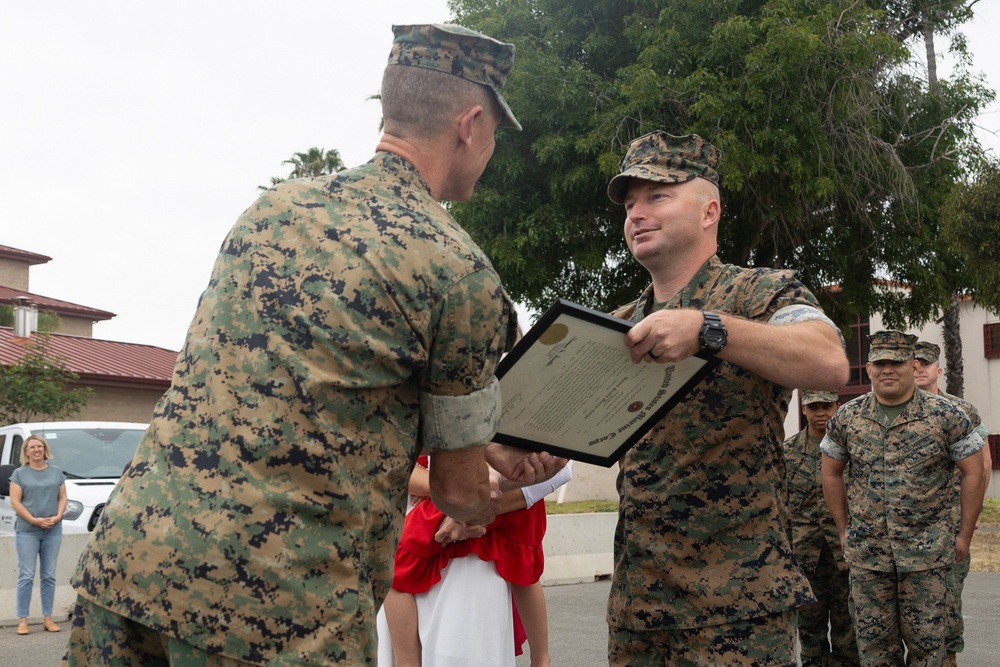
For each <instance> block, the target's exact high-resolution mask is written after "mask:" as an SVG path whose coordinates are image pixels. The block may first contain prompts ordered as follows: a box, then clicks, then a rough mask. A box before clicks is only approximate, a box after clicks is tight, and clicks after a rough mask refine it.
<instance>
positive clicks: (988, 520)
mask: <svg viewBox="0 0 1000 667" xmlns="http://www.w3.org/2000/svg"><path fill="white" fill-rule="evenodd" d="M971 551H972V565H971V567H972V570H973V571H975V572H1000V500H993V499H992V498H991V499H989V500H987V501H986V502H985V503H983V511H982V512H980V513H979V530H977V531H976V534H975V536H974V537H973V538H972V549H971Z"/></svg>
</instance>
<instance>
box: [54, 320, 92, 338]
mask: <svg viewBox="0 0 1000 667" xmlns="http://www.w3.org/2000/svg"><path fill="white" fill-rule="evenodd" d="M53 333H58V334H66V335H69V336H81V337H83V338H93V337H94V321H93V320H90V319H84V318H82V317H70V316H68V315H60V316H59V327H58V328H57V329H56V330H55V331H54V332H53Z"/></svg>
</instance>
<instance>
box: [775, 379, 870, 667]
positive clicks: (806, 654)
mask: <svg viewBox="0 0 1000 667" xmlns="http://www.w3.org/2000/svg"><path fill="white" fill-rule="evenodd" d="M836 401H837V394H836V393H835V392H834V393H832V394H831V399H830V401H829V402H830V403H836ZM784 450H785V469H786V473H785V474H786V479H787V481H788V511H789V514H790V515H791V527H792V551H793V553H794V554H795V558H796V560H798V562H799V566H800V567H801V568H802V572H803V573H804V574H805V575H806V577H807V578H808V579H809V586H810V588H812V592H813V595H815V596H816V602H814V603H812V604H807V605H803V606H802V607H799V613H798V622H797V627H798V631H799V643H800V644H801V652H800V657H801V661H802V666H803V667H819V666H822V665H828V666H829V667H843V666H847V665H857V664H858V647H857V642H856V639H855V637H854V624H853V623H852V622H851V613H850V610H849V609H848V600H849V599H850V595H851V585H850V577H849V575H848V569H847V563H845V562H844V553H843V550H842V549H841V548H840V533H839V532H838V531H837V524H836V523H835V522H834V520H833V515H832V514H831V513H830V508H829V506H828V505H827V504H826V499H825V498H824V497H823V480H822V475H821V468H822V465H821V464H822V457H821V455H820V449H819V441H818V440H815V439H812V438H810V437H809V430H808V429H803V430H802V431H800V432H799V433H797V434H795V435H793V436H792V437H791V438H789V439H787V440H785V444H784ZM828 632H829V639H828V636H827V633H828Z"/></svg>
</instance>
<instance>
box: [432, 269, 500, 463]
mask: <svg viewBox="0 0 1000 667" xmlns="http://www.w3.org/2000/svg"><path fill="white" fill-rule="evenodd" d="M516 329H517V314H516V311H515V310H514V305H513V303H512V302H511V300H510V298H509V297H508V296H507V294H506V293H505V292H504V290H503V288H502V287H501V285H500V281H499V278H498V277H497V275H496V273H494V272H493V271H492V270H481V271H476V272H473V273H470V274H468V275H466V276H465V277H464V278H462V279H461V280H459V281H457V282H456V283H455V285H454V286H453V287H452V289H450V290H449V291H448V293H447V294H446V295H445V297H444V299H443V300H442V304H441V308H440V309H439V311H438V321H437V323H436V326H435V327H434V339H433V341H431V344H430V350H431V352H430V357H429V363H428V367H427V369H426V372H425V374H424V378H423V382H422V384H421V393H420V418H421V434H422V435H421V440H422V442H421V444H422V445H423V447H424V448H425V449H427V450H429V451H439V450H457V449H464V448H467V447H475V446H479V445H484V444H486V443H487V442H489V440H490V439H491V438H492V437H493V435H494V434H495V433H496V430H497V428H498V426H499V423H500V408H501V400H500V383H499V382H498V381H497V379H496V377H495V376H494V372H495V370H496V367H497V364H498V363H499V361H500V357H501V356H502V355H503V353H504V352H506V351H507V350H508V349H509V348H510V347H511V346H512V344H513V339H514V336H515V334H516Z"/></svg>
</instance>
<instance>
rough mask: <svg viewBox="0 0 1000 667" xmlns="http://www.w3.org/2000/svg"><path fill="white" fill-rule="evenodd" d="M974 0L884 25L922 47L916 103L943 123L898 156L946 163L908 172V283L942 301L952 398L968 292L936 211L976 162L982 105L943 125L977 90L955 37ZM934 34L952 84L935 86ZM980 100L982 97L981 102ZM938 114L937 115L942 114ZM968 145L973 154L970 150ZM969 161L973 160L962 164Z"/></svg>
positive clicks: (913, 10)
mask: <svg viewBox="0 0 1000 667" xmlns="http://www.w3.org/2000/svg"><path fill="white" fill-rule="evenodd" d="M976 2H977V0H971V1H970V0H891V1H889V2H886V3H884V4H885V6H886V14H885V16H886V21H887V26H888V28H889V32H890V33H891V34H894V35H895V36H896V37H897V38H898V39H900V40H901V41H906V40H909V39H911V38H912V39H913V40H914V41H918V42H922V44H923V51H924V55H925V63H926V80H925V81H926V83H925V90H924V91H918V94H917V95H915V98H916V99H918V100H922V103H921V105H920V108H919V109H918V113H920V114H922V115H924V116H925V117H936V118H937V119H938V120H940V121H942V123H941V124H940V125H938V127H940V128H941V129H940V130H937V131H935V132H933V133H931V134H929V135H928V136H926V137H925V138H924V141H922V142H915V143H914V144H913V145H912V146H911V147H910V154H909V155H905V156H904V161H906V163H907V164H922V163H924V162H925V161H926V160H928V159H929V158H931V157H933V156H935V155H940V156H945V159H942V160H937V161H935V162H934V163H933V164H932V165H931V166H930V167H929V168H927V169H920V170H917V171H916V172H915V173H914V181H915V182H916V185H917V192H918V199H919V202H920V208H919V209H918V211H917V215H918V216H919V220H920V222H921V228H922V230H923V234H922V236H921V237H918V239H917V240H918V243H917V244H916V247H917V248H919V250H918V251H917V253H916V254H917V255H918V256H920V257H921V259H922V262H921V263H920V264H918V265H916V266H917V269H918V273H919V272H920V271H919V270H920V269H923V275H922V276H921V275H918V276H915V277H913V278H912V279H911V280H910V282H909V284H921V285H927V286H930V289H931V290H935V289H936V290H937V292H938V294H939V295H940V302H941V304H942V305H941V307H940V310H941V313H942V316H941V323H942V334H943V338H944V354H945V359H946V364H945V365H946V367H947V369H948V372H947V376H946V383H947V391H948V392H949V393H951V394H955V395H957V396H962V395H963V394H964V383H965V380H964V375H965V368H964V362H963V358H962V357H963V355H962V331H961V318H960V309H959V299H960V296H961V294H962V293H964V292H967V290H968V288H969V286H970V280H971V278H970V275H969V271H968V270H967V267H966V266H965V265H964V264H963V263H962V262H960V261H958V259H957V257H956V256H955V254H954V253H953V252H952V251H951V249H950V248H948V246H947V245H946V244H945V243H944V242H943V238H942V235H941V224H942V217H941V213H942V211H941V209H942V206H943V204H944V201H945V199H946V198H947V196H948V193H949V192H950V191H951V190H952V189H953V187H954V185H955V183H957V182H959V181H960V180H961V179H962V178H964V176H965V174H966V173H967V172H968V168H969V165H970V164H972V163H974V162H975V161H976V160H977V159H979V155H980V152H979V150H978V144H977V143H976V142H975V139H974V138H973V137H972V134H971V122H972V121H974V119H975V116H974V115H973V116H969V115H968V113H967V112H968V111H969V110H975V111H976V112H978V108H979V106H981V101H977V100H976V99H969V98H968V97H967V98H966V101H965V103H966V113H965V114H962V113H961V112H959V115H960V116H961V117H962V120H963V121H964V122H962V123H955V124H949V123H947V122H946V121H947V120H948V118H947V114H948V113H949V110H948V106H949V104H951V105H952V108H957V107H955V106H954V102H955V101H956V100H958V99H960V98H961V97H962V96H963V93H966V92H970V91H973V92H974V91H975V90H976V89H975V86H974V85H971V84H970V81H969V78H968V75H967V73H966V71H967V67H968V66H969V64H970V63H971V59H970V57H969V54H968V51H967V49H966V45H965V40H964V38H963V37H962V35H961V34H960V33H958V32H957V29H958V27H959V26H960V25H961V24H962V23H964V22H966V21H968V20H969V19H971V18H972V7H973V5H975V4H976ZM937 35H946V36H949V35H950V36H952V37H953V39H952V54H953V55H955V56H956V57H957V58H958V61H959V68H958V73H957V75H956V76H955V77H953V80H952V81H950V82H948V81H941V80H940V78H939V77H938V67H937V59H938V55H937V46H936V41H935V37H936V36H937ZM985 97H986V96H983V98H984V99H985ZM942 112H943V113H942ZM970 146H971V147H972V149H971V150H970ZM965 156H971V157H972V160H969V159H963V157H965Z"/></svg>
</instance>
